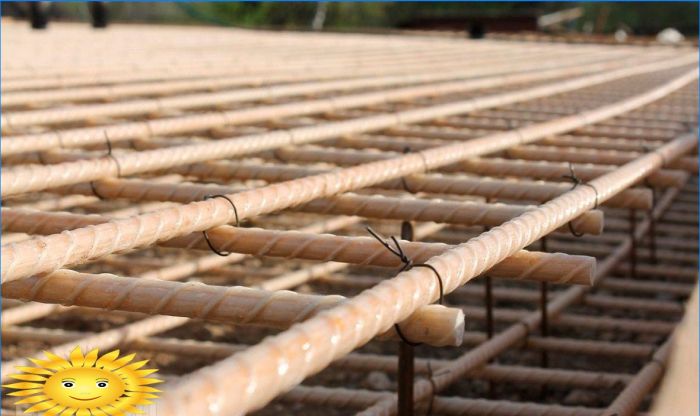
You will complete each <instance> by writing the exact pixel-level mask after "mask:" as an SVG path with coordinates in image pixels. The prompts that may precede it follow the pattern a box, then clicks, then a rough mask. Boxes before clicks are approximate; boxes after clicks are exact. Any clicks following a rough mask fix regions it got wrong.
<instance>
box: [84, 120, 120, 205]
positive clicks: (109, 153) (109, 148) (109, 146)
mask: <svg viewBox="0 0 700 416" xmlns="http://www.w3.org/2000/svg"><path fill="white" fill-rule="evenodd" d="M104 134H105V144H106V145H107V154H106V155H105V157H108V158H110V159H112V160H113V161H114V163H115V164H116V165H117V178H121V176H122V166H121V165H120V164H119V160H118V159H117V158H116V157H115V156H114V155H113V154H112V142H111V141H110V140H109V136H108V135H107V131H106V130H105V132H104ZM89 183H90V189H92V193H93V194H95V196H96V197H97V198H99V199H100V200H101V201H104V200H105V197H103V196H102V195H100V194H99V193H98V192H97V188H96V187H95V181H90V182H89Z"/></svg>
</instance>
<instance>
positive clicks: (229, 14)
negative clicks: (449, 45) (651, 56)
mask: <svg viewBox="0 0 700 416" xmlns="http://www.w3.org/2000/svg"><path fill="white" fill-rule="evenodd" d="M2 14H3V17H13V18H17V19H27V20H31V19H32V18H34V20H35V22H34V23H35V25H36V27H37V28H41V27H45V26H46V24H47V22H50V21H85V22H89V21H92V22H93V25H95V26H97V27H100V26H104V25H106V23H107V21H109V22H133V23H160V24H187V25H202V24H204V25H219V26H232V27H234V26H235V27H248V28H266V29H294V30H331V31H386V30H432V31H452V32H462V33H466V34H467V35H470V36H471V37H475V38H478V37H483V36H484V35H485V34H488V33H491V32H499V33H507V32H536V31H538V32H549V33H560V34H561V33H563V34H566V33H572V34H575V33H585V34H600V35H610V36H616V37H617V38H621V37H625V36H639V35H641V36H656V35H657V34H658V33H659V32H661V31H662V30H664V29H667V28H674V29H676V30H677V31H678V32H679V33H680V34H682V35H684V36H685V37H696V35H697V33H698V3H696V2H678V3H669V2H651V3H648V2H645V3H638V2H625V3H572V2H549V3H540V2H503V3H470V2H444V3H443V2H436V3H429V2H410V3H405V2H402V3H396V2H381V3H380V2H372V3H358V2H334V3H315V2H281V3H276V2H212V3H210V2H206V3H179V2H173V3H150V2H135V3H130V2H119V3H108V4H106V3H104V2H68V3H63V2H61V3H56V2H37V3H33V4H31V5H30V4H29V3H27V2H25V3H23V2H18V3H2ZM42 19H43V21H42ZM618 40H620V39H618Z"/></svg>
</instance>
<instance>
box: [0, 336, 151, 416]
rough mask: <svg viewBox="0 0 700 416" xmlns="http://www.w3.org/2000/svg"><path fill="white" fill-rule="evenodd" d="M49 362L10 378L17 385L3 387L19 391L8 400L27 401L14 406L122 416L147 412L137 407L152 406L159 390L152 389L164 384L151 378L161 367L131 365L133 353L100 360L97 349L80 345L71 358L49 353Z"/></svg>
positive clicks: (48, 413) (49, 414)
mask: <svg viewBox="0 0 700 416" xmlns="http://www.w3.org/2000/svg"><path fill="white" fill-rule="evenodd" d="M44 354H45V355H46V357H47V359H45V360H39V359H34V358H30V359H29V360H30V361H31V362H33V363H34V364H35V365H36V367H17V369H18V370H19V371H21V372H22V373H21V374H13V375H11V376H10V377H11V378H13V379H15V380H19V382H18V383H12V384H6V385H4V386H3V387H6V388H11V389H16V390H17V391H15V392H12V393H10V394H9V395H10V396H20V397H24V398H23V399H21V400H19V401H17V402H16V403H15V404H16V405H21V404H25V405H30V406H31V407H29V408H28V409H27V410H25V411H24V412H25V413H41V412H43V415H44V416H54V415H59V414H60V415H61V416H73V415H75V416H123V415H127V414H129V413H143V411H142V410H141V409H139V408H137V407H136V406H144V405H148V404H152V402H151V401H150V400H149V399H154V398H157V397H158V396H157V393H159V392H160V390H158V389H155V388H153V387H150V385H151V384H156V383H161V382H162V380H159V379H157V378H149V377H148V376H149V375H151V374H153V373H155V372H156V371H158V370H157V369H141V367H143V366H144V365H146V363H147V362H148V360H144V361H137V362H134V363H131V361H132V360H133V359H134V354H131V355H127V356H124V357H121V358H120V357H119V350H115V351H112V352H109V353H107V354H104V355H103V356H101V357H98V352H97V349H94V350H92V351H90V352H88V353H87V354H85V355H83V352H82V351H81V350H80V348H79V347H76V348H75V349H74V350H73V351H72V352H71V353H70V357H69V360H66V359H64V358H61V357H59V356H57V355H55V354H52V353H50V352H48V351H45V352H44Z"/></svg>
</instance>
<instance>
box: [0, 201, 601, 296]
mask: <svg viewBox="0 0 700 416" xmlns="http://www.w3.org/2000/svg"><path fill="white" fill-rule="evenodd" d="M108 220H109V219H108V218H105V217H101V216H99V215H78V214H68V213H48V212H37V211H27V210H20V209H12V208H2V226H3V230H10V231H22V232H27V233H30V234H35V233H42V234H43V233H61V232H62V233H66V232H67V231H64V230H70V229H74V228H76V227H85V226H89V227H93V226H95V224H103V223H106V222H107V221H108ZM432 226H433V227H441V225H437V224H433V225H432ZM78 229H80V228H78ZM437 229H438V228H436V229H435V230H437ZM207 234H208V237H209V241H210V242H211V243H212V245H213V246H214V247H216V248H217V250H220V251H228V252H233V253H241V254H249V255H254V256H272V257H282V258H298V259H306V260H316V261H324V262H328V261H337V262H343V263H352V264H358V265H371V266H383V267H401V266H402V263H401V260H400V259H399V258H398V257H396V256H395V255H394V254H393V253H391V252H389V251H388V250H386V249H385V248H384V247H383V246H382V245H381V243H379V242H378V241H377V240H375V239H374V238H372V237H348V236H337V235H331V234H316V233H304V232H299V231H274V230H264V229H259V228H238V227H230V226H222V227H217V228H214V229H211V230H209V231H208V232H207ZM161 244H162V245H165V246H169V247H180V248H196V249H200V250H207V251H208V250H210V247H209V245H208V244H207V242H206V241H205V240H204V237H203V235H202V234H201V233H195V234H191V235H188V236H183V237H178V238H175V239H172V240H168V241H164V242H162V243H161ZM401 247H402V249H403V250H404V252H405V253H406V255H407V256H409V258H411V259H412V260H413V261H414V262H415V263H423V262H425V261H426V260H428V259H429V258H431V257H433V256H436V255H439V254H442V253H444V252H446V251H447V250H449V249H450V248H452V247H454V246H449V245H447V244H442V243H423V242H409V241H402V242H401ZM488 272H489V275H491V276H493V277H503V278H510V279H521V280H537V281H548V282H554V283H573V284H583V285H588V284H590V282H591V278H592V276H594V275H595V259H594V258H592V257H587V256H570V255H568V254H564V253H542V252H530V251H524V250H521V251H518V252H516V253H515V254H514V255H512V256H510V257H508V258H506V259H504V260H503V261H501V262H499V263H498V264H496V265H494V266H493V267H492V268H491V269H490V270H489V271H488Z"/></svg>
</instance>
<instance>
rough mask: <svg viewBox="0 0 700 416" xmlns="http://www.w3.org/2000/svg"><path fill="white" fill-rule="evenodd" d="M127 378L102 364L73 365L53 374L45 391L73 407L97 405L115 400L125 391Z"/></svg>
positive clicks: (57, 400)
mask: <svg viewBox="0 0 700 416" xmlns="http://www.w3.org/2000/svg"><path fill="white" fill-rule="evenodd" d="M125 387H126V386H125V385H124V382H122V381H121V380H120V379H119V378H118V377H117V376H116V375H114V374H113V373H111V372H109V371H105V370H102V369H99V368H94V367H93V368H71V369H67V370H63V371H59V372H57V373H56V374H54V375H52V376H51V377H49V379H48V380H46V384H45V385H44V394H45V395H46V396H48V397H49V398H51V399H53V400H54V401H55V402H56V403H58V404H59V405H62V406H66V407H72V408H83V409H85V408H96V407H101V406H104V405H108V404H111V403H114V402H115V401H116V400H117V399H119V397H120V396H121V395H122V394H123V393H124V391H125Z"/></svg>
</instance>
